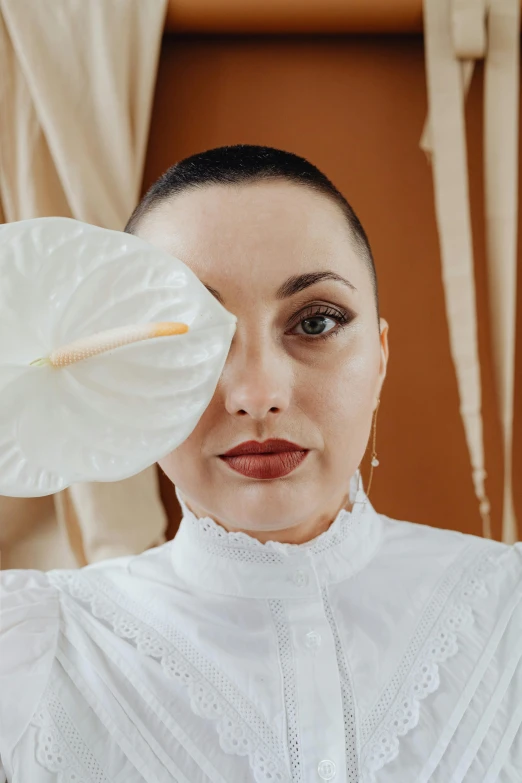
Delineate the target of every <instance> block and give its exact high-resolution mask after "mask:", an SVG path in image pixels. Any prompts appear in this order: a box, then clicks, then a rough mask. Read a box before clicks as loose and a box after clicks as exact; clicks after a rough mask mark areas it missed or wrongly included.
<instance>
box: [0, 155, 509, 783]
mask: <svg viewBox="0 0 522 783" xmlns="http://www.w3.org/2000/svg"><path fill="white" fill-rule="evenodd" d="M127 231H129V232H132V233H135V234H137V235H139V236H140V237H142V238H144V239H146V240H148V242H150V243H151V244H153V245H156V246H157V247H159V248H162V249H164V250H167V251H169V252H170V253H172V254H173V255H175V256H176V257H178V258H180V259H181V260H182V261H184V262H185V263H186V264H187V265H188V266H190V267H191V268H192V269H193V270H194V271H195V273H196V274H197V275H198V277H199V278H200V279H201V280H202V281H203V282H204V284H205V285H206V286H207V288H209V290H210V291H211V292H212V293H213V294H214V295H215V296H216V297H218V299H220V301H221V302H222V303H223V304H224V305H225V307H226V308H227V309H228V310H230V312H232V313H234V314H235V315H236V316H237V318H238V327H237V331H236V334H235V336H234V340H233V342H232V346H231V350H230V352H229V355H228V358H227V362H226V365H225V368H224V371H223V373H222V375H221V377H220V381H219V384H218V387H217V389H216V392H215V394H214V397H213V399H212V401H211V403H210V405H209V406H208V408H207V409H206V411H205V413H204V414H203V416H202V418H201V419H200V421H199V423H198V425H197V427H196V428H195V430H194V431H193V432H192V434H191V435H190V436H189V437H188V438H187V440H186V441H185V442H184V443H183V444H182V445H181V446H179V447H178V448H177V449H176V450H175V451H174V452H173V453H172V454H169V455H168V456H167V457H165V458H164V459H162V460H161V461H160V462H159V464H160V466H161V468H162V469H163V471H164V472H165V473H166V475H167V476H168V477H169V478H170V479H171V480H172V481H173V482H174V484H175V485H176V488H177V493H178V499H179V500H180V503H181V505H182V510H183V519H182V522H181V525H180V529H179V532H178V533H177V535H176V537H175V538H174V539H173V540H172V541H170V542H167V543H166V544H164V545H162V546H159V547H156V548H154V549H150V550H148V551H146V552H144V553H143V554H141V555H139V556H134V557H121V558H115V559H113V560H107V561H105V562H102V563H97V564H94V565H91V566H87V567H86V568H83V569H79V570H76V571H64V570H55V571H50V572H46V573H44V572H39V571H8V572H5V573H4V575H3V582H4V597H3V606H2V621H3V653H2V659H1V669H2V672H1V677H2V679H1V681H0V684H1V692H2V701H1V707H0V715H1V718H2V723H1V730H0V754H1V758H2V762H3V766H4V769H5V773H4V774H5V776H6V779H7V781H19V782H21V783H22V782H23V783H29V781H30V783H44V781H45V783H47V781H51V780H59V781H67V783H69V781H75V782H76V783H78V781H97V782H98V781H111V783H112V782H113V781H115V782H116V781H117V782H118V783H120V782H122V781H125V783H138V781H140V783H141V781H147V782H148V783H149V782H150V783H152V781H154V783H167V781H168V782H169V783H170V781H176V782H178V783H187V782H190V783H207V782H208V781H212V782H213V783H232V782H233V783H247V781H256V782H257V783H265V782H267V781H270V782H271V783H274V782H275V781H295V782H296V783H297V782H302V783H305V781H306V783H309V782H310V783H311V782H312V781H328V780H335V781H336V783H354V781H373V780H375V781H383V782H387V783H389V782H390V781H394V783H405V782H407V781H415V782H416V783H417V782H420V781H433V782H438V783H447V782H448V781H450V780H451V781H470V782H471V783H478V782H479V781H481V782H484V783H490V781H506V782H507V781H520V780H522V663H521V656H522V602H521V598H522V589H521V583H522V549H521V547H520V545H516V546H514V547H508V546H506V545H504V544H500V543H498V542H495V541H489V540H483V539H480V538H475V537H473V536H466V535H463V534H461V533H457V532H453V531H447V530H439V529H434V528H430V527H428V526H425V525H424V526H423V525H416V524H413V523H408V522H402V521H398V520H393V519H390V518H388V517H386V516H384V515H382V514H379V513H377V512H376V511H375V510H374V509H373V507H372V505H371V503H370V502H369V500H368V498H367V495H366V494H365V492H364V490H363V488H362V481H361V476H360V472H359V464H360V462H361V459H362V457H363V454H364V452H365V450H366V446H367V443H368V439H369V437H370V434H371V431H372V423H374V422H375V412H376V410H377V407H378V404H379V399H380V395H381V391H382V385H383V382H384V378H385V375H386V366H387V361H388V324H387V323H386V321H385V320H384V319H383V318H381V317H380V314H379V308H378V298H377V284H376V278H375V270H374V266H373V260H372V254H371V251H370V247H369V244H368V240H367V238H366V235H365V233H364V230H363V228H362V226H361V225H360V223H359V221H358V219H357V217H356V216H355V214H354V213H353V211H352V209H351V207H350V206H349V205H348V204H347V202H346V201H345V200H344V198H343V197H342V195H341V194H340V193H339V192H338V191H337V190H336V189H335V188H334V186H333V185H332V184H331V183H330V182H329V180H328V179H327V178H326V177H325V176H324V175H322V174H321V173H320V172H319V171H318V170H317V169H316V168H315V167H314V166H312V165H311V164H310V163H308V162H307V161H305V160H303V159H302V158H299V157H297V156H295V155H292V154H290V153H286V152H281V151H279V150H274V149H271V148H265V147H254V146H247V145H239V146H237V147H225V148H220V149H216V150H210V151H208V152H205V153H202V154H199V155H195V156H192V157H191V158H188V159H186V160H184V161H181V162H180V163H178V164H177V165H176V166H174V167H173V168H172V169H170V170H169V171H168V172H167V173H166V174H165V175H164V176H163V177H162V178H161V179H160V180H159V181H158V182H157V183H155V185H153V187H152V188H151V190H150V191H149V193H148V194H147V195H146V196H145V198H144V200H143V201H142V203H141V204H140V205H139V206H138V208H137V209H136V211H135V212H134V214H133V216H132V217H131V220H130V221H129V224H128V226H127ZM375 461H376V460H375V459H374V462H375ZM144 524H146V520H144Z"/></svg>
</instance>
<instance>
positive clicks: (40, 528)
mask: <svg viewBox="0 0 522 783" xmlns="http://www.w3.org/2000/svg"><path fill="white" fill-rule="evenodd" d="M165 11H166V0H109V1H107V0H36V2H35V0H0V201H1V204H2V206H3V212H4V217H3V219H5V220H6V221H12V220H22V219H26V218H32V217H41V216H52V215H62V216H67V217H74V218H76V219H78V220H82V221H85V222H87V223H93V224H96V225H100V226H104V227H106V228H111V229H119V230H121V229H123V227H124V225H125V222H126V220H127V218H128V216H129V215H130V213H131V211H132V209H133V208H134V206H135V204H136V202H137V200H138V198H139V193H140V187H141V179H142V171H143V164H144V157H145V151H146V144H147V137H148V128H149V121H150V114H151V106H152V97H153V92H154V85H155V78H156V71H157V63H158V57H159V49H160V45H161V37H162V32H163V24H164V16H165ZM166 524H167V519H166V515H165V511H164V508H163V505H162V503H161V499H160V496H159V487H158V484H157V474H156V470H155V466H152V467H150V468H148V469H147V470H145V471H143V472H142V473H140V474H138V475H137V476H134V477H132V478H129V479H127V480H125V481H119V482H114V483H108V484H104V483H93V484H76V485H73V486H72V487H70V488H69V489H67V490H65V491H64V492H61V493H59V494H57V495H54V496H53V497H51V498H38V499H19V498H6V497H0V547H1V550H2V560H1V563H0V565H1V567H2V568H28V567H30V568H41V569H43V570H46V569H48V568H59V567H74V566H75V565H79V566H81V565H84V564H86V563H88V562H95V561H98V560H102V559H105V558H108V557H113V556H118V555H122V554H128V553H129V554H130V553H139V552H141V551H143V550H145V549H147V548H149V547H151V546H155V545H157V544H160V543H163V542H164V541H165V529H166Z"/></svg>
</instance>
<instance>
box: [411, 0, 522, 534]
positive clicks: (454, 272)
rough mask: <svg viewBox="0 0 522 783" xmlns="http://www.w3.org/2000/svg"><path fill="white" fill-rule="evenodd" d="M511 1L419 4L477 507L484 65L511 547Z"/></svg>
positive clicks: (515, 43) (454, 341)
mask: <svg viewBox="0 0 522 783" xmlns="http://www.w3.org/2000/svg"><path fill="white" fill-rule="evenodd" d="M519 25H520V5H519V0H424V26H425V53H426V73H427V83H428V105H429V109H428V119H427V122H426V127H425V129H424V133H423V136H422V140H421V147H422V148H423V149H424V150H425V151H426V153H427V154H428V157H429V158H430V160H431V164H432V170H433V184H434V192H435V211H436V218H437V224H438V231H439V241H440V252H441V261H442V276H443V282H444V289H445V299H446V311H447V316H448V325H449V332H450V343H451V354H452V358H453V362H454V365H455V370H456V374H457V382H458V389H459V396H460V410H461V414H462V418H463V422H464V428H465V433H466V440H467V445H468V449H469V454H470V458H471V465H472V470H473V484H474V487H475V493H476V495H477V498H478V500H479V504H480V505H479V508H480V514H481V517H482V523H483V534H484V536H486V537H489V538H491V524H490V504H489V500H488V498H487V495H486V490H485V478H486V471H485V466H484V441H483V425H482V412H481V381H480V362H479V353H478V341H477V314H476V305H475V281H474V267H473V242H472V231H471V219H470V205H469V191H468V166H467V155H466V133H465V117H464V101H465V96H466V93H467V90H468V87H469V84H470V82H471V77H472V74H473V67H474V63H475V61H476V60H479V59H483V60H484V186H485V220H486V226H485V229H486V257H487V269H488V289H489V290H488V293H489V307H490V313H491V329H492V348H493V365H494V372H495V385H496V390H497V399H498V404H499V415H500V421H501V425H502V436H503V448H504V491H503V518H502V539H503V541H505V542H506V543H513V542H514V541H516V540H517V539H518V530H517V523H516V518H515V509H514V504H513V490H512V453H513V449H512V445H513V443H512V442H513V408H514V374H515V325H516V267H517V225H518V223H517V219H518V216H517V194H518V102H519V35H520V28H519Z"/></svg>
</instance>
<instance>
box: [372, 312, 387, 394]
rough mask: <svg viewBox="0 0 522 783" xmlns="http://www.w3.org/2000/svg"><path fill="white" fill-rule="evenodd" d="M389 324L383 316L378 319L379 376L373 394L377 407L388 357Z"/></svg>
mask: <svg viewBox="0 0 522 783" xmlns="http://www.w3.org/2000/svg"><path fill="white" fill-rule="evenodd" d="M389 328H390V327H389V324H388V321H386V319H385V318H381V319H380V337H379V342H380V346H381V359H380V362H379V377H378V383H377V389H376V396H375V406H374V408H376V407H377V403H378V401H379V399H380V396H381V390H382V386H383V383H384V379H385V378H386V370H387V367H388V357H389V347H388V331H389Z"/></svg>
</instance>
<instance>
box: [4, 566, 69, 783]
mask: <svg viewBox="0 0 522 783" xmlns="http://www.w3.org/2000/svg"><path fill="white" fill-rule="evenodd" d="M59 627H60V601H59V593H58V590H57V588H56V587H55V586H54V585H52V584H51V582H50V581H49V578H48V576H47V574H46V573H45V572H43V571H37V570H34V569H12V570H7V571H0V693H1V695H2V697H1V698H0V755H1V757H2V760H3V762H4V764H5V763H6V762H7V763H9V759H10V756H11V752H12V749H13V748H14V746H15V745H16V744H17V742H18V741H19V739H20V737H21V736H22V734H23V733H24V731H25V729H26V728H27V725H28V724H29V722H30V721H31V719H32V717H33V715H34V713H35V711H36V708H37V707H38V704H39V702H40V699H41V697H42V694H43V692H44V690H45V687H46V685H47V682H48V679H49V676H50V673H51V666H52V663H53V660H54V656H55V652H56V646H57V643H58V632H59ZM0 779H1V778H0Z"/></svg>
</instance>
